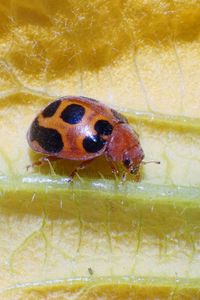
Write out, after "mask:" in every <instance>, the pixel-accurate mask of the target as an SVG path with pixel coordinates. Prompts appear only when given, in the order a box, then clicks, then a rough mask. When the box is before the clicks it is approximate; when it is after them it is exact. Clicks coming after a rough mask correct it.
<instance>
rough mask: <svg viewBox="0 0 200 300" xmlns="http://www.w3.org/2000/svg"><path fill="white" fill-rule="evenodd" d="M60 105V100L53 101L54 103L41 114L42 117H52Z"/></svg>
mask: <svg viewBox="0 0 200 300" xmlns="http://www.w3.org/2000/svg"><path fill="white" fill-rule="evenodd" d="M60 103H61V100H57V101H54V102H52V103H50V104H49V105H48V106H47V107H46V108H45V109H44V110H43V112H42V115H43V117H44V118H49V117H52V116H53V115H54V114H55V113H56V111H57V109H58V107H59V105H60Z"/></svg>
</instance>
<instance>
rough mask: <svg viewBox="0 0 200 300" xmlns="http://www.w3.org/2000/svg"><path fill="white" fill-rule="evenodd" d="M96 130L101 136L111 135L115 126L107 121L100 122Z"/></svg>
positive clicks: (96, 124) (95, 126)
mask: <svg viewBox="0 0 200 300" xmlns="http://www.w3.org/2000/svg"><path fill="white" fill-rule="evenodd" d="M94 129H95V130H96V132H97V133H98V134H100V135H110V134H111V133H112V131H113V126H112V125H111V124H110V123H109V122H108V121H106V120H99V121H97V122H96V123H95V125H94Z"/></svg>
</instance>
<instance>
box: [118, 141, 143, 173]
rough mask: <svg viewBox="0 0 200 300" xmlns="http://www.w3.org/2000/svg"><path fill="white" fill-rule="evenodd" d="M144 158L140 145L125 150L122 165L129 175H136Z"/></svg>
mask: <svg viewBox="0 0 200 300" xmlns="http://www.w3.org/2000/svg"><path fill="white" fill-rule="evenodd" d="M143 158H144V152H143V150H142V148H141V146H140V144H138V145H136V146H135V147H132V148H129V149H127V150H126V151H125V152H124V154H123V165H124V166H125V167H126V168H127V169H128V171H129V172H130V173H131V174H134V175H135V174H137V172H138V170H139V167H140V164H141V162H142V160H143Z"/></svg>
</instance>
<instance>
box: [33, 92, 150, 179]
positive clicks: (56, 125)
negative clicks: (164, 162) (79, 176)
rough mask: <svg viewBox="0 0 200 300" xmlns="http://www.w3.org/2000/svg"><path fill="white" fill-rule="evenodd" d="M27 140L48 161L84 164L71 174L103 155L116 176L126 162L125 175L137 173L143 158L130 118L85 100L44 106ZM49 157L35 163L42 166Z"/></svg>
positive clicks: (67, 99)
mask: <svg viewBox="0 0 200 300" xmlns="http://www.w3.org/2000/svg"><path fill="white" fill-rule="evenodd" d="M27 140H28V143H29V145H30V147H31V148H32V150H34V151H36V152H40V153H43V154H46V155H47V156H48V158H49V159H51V160H52V159H69V160H76V161H82V162H81V164H80V165H79V166H78V167H77V168H76V169H75V170H74V171H73V172H72V174H71V176H70V180H72V179H73V177H74V175H75V174H76V172H77V171H78V170H79V169H82V168H84V167H85V166H86V165H87V164H88V163H90V162H91V161H92V160H94V159H95V158H96V157H99V156H101V155H104V156H105V157H106V159H107V160H108V162H109V163H110V166H111V168H112V172H113V173H115V174H117V173H118V170H117V169H116V167H115V164H114V163H115V162H116V163H123V165H124V167H125V168H126V170H127V171H126V174H127V173H131V174H136V173H137V172H138V170H139V166H140V164H141V162H142V160H143V158H144V153H143V150H142V148H141V145H140V142H139V137H138V134H137V133H136V132H135V131H134V130H133V129H132V128H131V127H130V126H129V124H128V121H127V119H126V118H125V117H124V116H123V115H121V114H120V113H118V112H117V111H116V110H114V109H112V108H109V107H108V106H106V105H104V104H102V103H100V102H99V101H97V100H94V99H90V98H86V97H81V96H80V97H74V96H66V97H62V98H60V99H58V100H55V101H54V102H52V103H50V104H49V105H48V106H47V107H45V108H44V109H43V110H42V112H40V113H39V114H38V116H37V117H36V118H35V119H34V121H33V122H32V124H31V126H30V128H29V130H28V133H27ZM47 160H48V159H47V158H43V159H41V160H40V161H39V162H36V163H33V165H32V166H35V165H40V164H42V163H43V162H44V161H47Z"/></svg>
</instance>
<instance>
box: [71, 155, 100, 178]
mask: <svg viewBox="0 0 200 300" xmlns="http://www.w3.org/2000/svg"><path fill="white" fill-rule="evenodd" d="M93 160H94V159H89V160H85V161H83V162H82V163H81V164H80V165H79V166H77V167H76V169H74V170H73V171H72V173H71V175H70V177H69V179H68V182H71V181H73V178H74V176H75V175H76V173H78V171H79V170H83V169H85V167H86V166H87V165H88V164H90V163H91V162H92V161H93Z"/></svg>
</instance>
